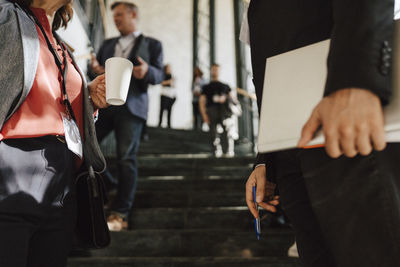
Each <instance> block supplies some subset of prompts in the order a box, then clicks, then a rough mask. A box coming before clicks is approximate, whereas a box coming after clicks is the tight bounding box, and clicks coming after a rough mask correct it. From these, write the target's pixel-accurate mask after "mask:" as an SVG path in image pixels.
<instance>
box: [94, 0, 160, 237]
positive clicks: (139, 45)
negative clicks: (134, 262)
mask: <svg viewBox="0 0 400 267" xmlns="http://www.w3.org/2000/svg"><path fill="white" fill-rule="evenodd" d="M111 9H112V11H113V16H114V22H115V26H116V27H117V29H118V31H119V32H120V34H121V36H120V37H117V38H112V39H108V40H106V41H104V43H103V45H102V46H101V47H100V50H99V52H98V54H97V57H96V58H93V59H92V62H91V71H92V72H94V73H95V74H101V73H104V66H105V61H106V60H107V59H108V58H110V57H115V56H116V57H124V58H127V59H129V60H130V61H132V63H133V64H134V68H133V73H132V79H131V84H130V87H129V92H128V97H127V100H126V103H125V104H124V105H122V106H110V107H109V108H107V109H104V110H101V111H100V114H99V119H98V121H97V123H96V131H97V137H98V140H99V142H101V141H102V140H103V139H104V138H105V137H106V136H107V135H108V134H109V133H110V132H111V131H112V130H114V131H115V137H116V143H117V147H116V149H117V163H118V175H119V177H118V178H119V179H118V183H117V195H116V197H115V200H114V201H113V203H112V204H111V210H110V212H111V213H110V215H109V217H108V218H107V222H108V226H109V228H110V230H114V231H120V230H124V229H127V227H128V224H127V217H128V214H129V212H130V210H131V207H132V204H133V200H134V195H135V191H136V184H137V178H138V171H137V161H136V154H137V151H138V148H139V143H140V136H141V131H142V128H143V123H144V122H145V121H146V119H147V112H148V105H149V104H148V101H149V100H148V94H147V89H148V87H149V84H153V85H154V84H159V83H161V82H162V81H163V52H162V45H161V43H160V42H159V41H158V40H155V39H153V38H150V37H147V36H144V35H143V34H142V33H141V32H140V30H139V29H138V7H137V6H136V5H135V4H134V3H133V2H132V1H130V0H124V1H116V2H114V3H113V4H112V6H111ZM104 176H105V178H106V184H108V185H109V188H108V189H110V185H114V186H115V184H116V182H115V179H114V178H113V177H112V175H111V174H110V172H108V171H107V172H106V174H105V175H104Z"/></svg>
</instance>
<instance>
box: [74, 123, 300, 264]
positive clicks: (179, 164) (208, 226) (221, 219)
mask: <svg viewBox="0 0 400 267" xmlns="http://www.w3.org/2000/svg"><path fill="white" fill-rule="evenodd" d="M149 135H150V140H149V141H148V142H145V143H143V144H142V145H141V149H140V153H139V166H140V168H139V176H140V179H139V183H138V189H137V194H136V198H135V204H134V208H133V210H132V214H131V216H130V230H129V231H126V232H120V233H112V243H111V245H110V246H109V247H108V248H106V249H103V250H93V251H90V252H89V253H87V255H86V257H82V256H81V257H71V258H70V259H69V264H68V266H69V267H89V266H90V267H97V266H98V267H128V266H129V267H136V266H137V267H167V266H168V267H190V266H194V267H197V266H199V267H200V266H202V267H205V266H207V267H236V266H249V267H258V266H271V267H275V266H276V267H295V266H300V264H299V262H298V260H297V259H290V258H287V256H286V255H287V249H288V248H289V247H290V245H291V244H292V243H293V241H294V236H293V233H292V231H291V230H290V229H288V228H268V227H267V226H265V225H264V226H263V225H262V228H263V229H262V230H263V233H262V238H261V240H260V241H257V240H256V236H255V233H254V226H253V221H252V217H251V215H250V213H249V212H248V210H247V208H246V207H245V196H244V184H245V181H246V178H247V176H248V175H249V173H250V172H251V166H252V163H253V160H254V156H249V155H247V151H249V148H251V146H249V144H245V143H242V144H239V145H238V146H237V150H236V152H237V154H238V155H239V156H237V157H235V158H219V159H216V158H212V157H210V156H211V154H210V150H209V145H208V141H207V140H208V137H207V135H206V134H205V133H202V132H192V131H178V130H166V129H149ZM110 142H112V141H109V143H108V145H107V144H106V145H105V147H104V150H105V152H106V155H107V156H108V164H109V166H110V169H111V171H112V172H113V171H115V168H116V165H115V159H114V158H113V157H112V154H113V151H112V144H111V145H110Z"/></svg>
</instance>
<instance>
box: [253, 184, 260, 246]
mask: <svg viewBox="0 0 400 267" xmlns="http://www.w3.org/2000/svg"><path fill="white" fill-rule="evenodd" d="M256 189H257V187H256V186H253V201H254V204H255V206H256V209H257V212H258V204H257V202H256ZM254 229H255V230H256V235H257V240H260V235H261V225H260V214H258V217H257V218H256V219H254Z"/></svg>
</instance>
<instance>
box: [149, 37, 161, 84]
mask: <svg viewBox="0 0 400 267" xmlns="http://www.w3.org/2000/svg"><path fill="white" fill-rule="evenodd" d="M149 50H150V62H148V65H149V70H148V72H147V74H146V76H145V77H144V81H145V82H146V83H149V84H152V85H155V84H160V83H161V82H162V81H163V80H164V71H163V50H162V45H161V43H160V42H159V41H157V40H152V42H150V47H149Z"/></svg>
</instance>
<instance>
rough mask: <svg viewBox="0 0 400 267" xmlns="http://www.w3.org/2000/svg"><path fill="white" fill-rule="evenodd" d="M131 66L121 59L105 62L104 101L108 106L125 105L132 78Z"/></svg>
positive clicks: (116, 58) (114, 58)
mask: <svg viewBox="0 0 400 267" xmlns="http://www.w3.org/2000/svg"><path fill="white" fill-rule="evenodd" d="M132 70H133V64H132V62H130V61H129V60H127V59H125V58H122V57H112V58H109V59H107V60H106V101H107V103H108V104H110V105H114V106H120V105H123V104H125V101H126V97H127V96H128V90H129V84H130V82H131V77H132Z"/></svg>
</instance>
